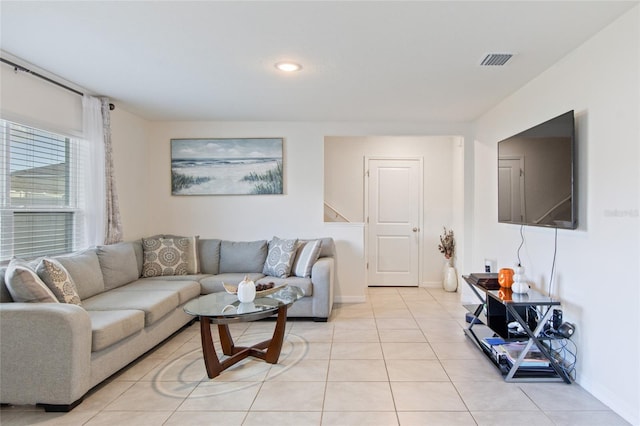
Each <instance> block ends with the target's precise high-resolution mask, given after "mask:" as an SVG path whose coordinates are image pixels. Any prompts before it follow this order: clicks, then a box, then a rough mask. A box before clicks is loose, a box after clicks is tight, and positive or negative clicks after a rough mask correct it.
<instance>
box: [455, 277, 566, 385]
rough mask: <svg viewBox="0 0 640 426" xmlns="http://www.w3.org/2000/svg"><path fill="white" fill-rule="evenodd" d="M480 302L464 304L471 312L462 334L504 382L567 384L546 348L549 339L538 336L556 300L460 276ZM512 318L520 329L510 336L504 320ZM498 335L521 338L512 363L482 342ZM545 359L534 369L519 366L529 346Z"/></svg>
mask: <svg viewBox="0 0 640 426" xmlns="http://www.w3.org/2000/svg"><path fill="white" fill-rule="evenodd" d="M462 278H464V280H465V281H466V283H467V284H468V285H469V287H470V288H471V290H472V291H473V293H474V294H475V295H476V296H477V298H478V300H479V301H480V304H474V305H466V306H465V307H466V308H467V310H469V312H471V313H472V319H471V322H470V323H469V326H468V327H467V328H466V329H465V334H466V335H467V337H469V338H471V340H472V341H473V342H474V343H475V344H476V345H477V346H478V347H479V348H480V349H481V350H482V351H483V352H484V353H485V355H487V357H488V358H489V359H491V360H492V361H493V363H494V364H496V366H497V367H498V368H499V369H500V370H501V371H502V373H503V374H504V375H505V381H507V382H535V381H545V382H549V381H562V382H565V383H571V378H570V377H569V375H568V373H567V372H566V371H565V369H564V368H563V366H562V365H561V364H560V363H561V362H562V360H558V359H556V357H554V356H553V355H552V353H551V351H550V344H549V341H550V340H553V338H550V337H546V336H542V335H541V332H542V330H543V328H544V325H545V324H547V322H548V321H549V319H550V318H551V315H552V313H553V307H557V306H560V302H559V301H558V300H555V299H552V298H551V297H549V296H546V295H544V294H542V293H540V292H538V291H535V290H533V289H529V292H528V293H527V294H517V293H512V292H511V290H507V289H501V290H488V289H486V288H484V287H482V286H481V285H478V284H475V283H474V282H472V281H471V280H469V277H468V276H463V277H462ZM531 309H535V310H536V311H537V312H538V313H539V315H537V318H532V317H531V316H530V315H529V313H530V310H531ZM512 321H516V322H517V323H518V324H519V326H520V328H521V332H520V335H521V336H520V337H514V336H512V333H511V332H510V331H509V329H508V323H509V322H512ZM496 336H499V337H501V338H503V339H504V340H505V341H507V342H509V341H522V342H524V344H525V346H524V349H523V350H522V353H521V355H520V356H519V357H518V359H517V360H515V362H513V364H512V365H508V364H507V363H505V362H501V361H500V359H497V358H496V356H495V354H494V353H493V352H492V350H491V349H490V348H489V347H487V345H486V344H484V343H483V341H482V340H483V339H484V338H492V337H496ZM534 346H535V347H537V348H538V349H539V350H540V352H541V353H542V354H543V355H544V357H546V359H547V360H549V366H548V367H546V368H541V369H535V368H527V367H524V366H522V363H523V361H524V358H525V355H526V354H527V353H528V352H529V350H530V349H531V348H533V347H534Z"/></svg>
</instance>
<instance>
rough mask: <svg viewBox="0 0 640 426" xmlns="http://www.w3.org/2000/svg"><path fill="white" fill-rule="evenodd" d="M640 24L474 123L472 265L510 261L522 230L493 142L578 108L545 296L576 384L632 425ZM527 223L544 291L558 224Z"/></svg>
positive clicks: (526, 258)
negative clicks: (574, 149)
mask: <svg viewBox="0 0 640 426" xmlns="http://www.w3.org/2000/svg"><path fill="white" fill-rule="evenodd" d="M639 23H640V11H639V7H636V8H635V9H633V10H632V11H631V12H629V13H627V14H626V15H624V16H623V17H622V18H620V19H619V20H618V21H616V22H615V23H613V24H612V25H610V26H609V27H607V28H606V29H604V30H603V31H602V32H600V33H599V34H597V35H596V36H595V37H593V38H592V39H591V40H589V41H588V42H586V43H585V44H584V45H583V46H581V47H580V48H578V49H576V50H575V51H573V52H572V53H571V54H569V55H568V56H567V57H566V58H564V59H563V60H562V61H560V62H559V63H558V64H556V65H555V66H553V67H552V68H550V69H549V70H547V71H546V72H545V73H543V74H542V75H540V76H539V77H538V78H536V79H535V80H533V81H531V82H530V83H529V84H527V85H526V86H524V87H523V88H522V89H521V90H519V91H518V92H516V93H515V94H513V95H512V96H510V97H509V98H508V99H506V100H504V101H503V102H501V103H500V104H499V105H497V106H496V107H495V108H494V109H492V110H491V111H489V112H488V113H486V114H485V115H484V116H482V117H481V118H480V119H479V120H478V121H477V123H476V124H477V126H476V143H475V145H474V150H475V183H474V194H475V199H474V205H475V206H474V207H475V214H474V217H473V222H474V227H473V234H474V235H473V238H472V239H473V242H474V244H473V256H472V257H473V259H472V265H473V266H472V269H474V270H481V268H482V263H483V259H484V258H485V257H489V258H495V259H497V261H498V266H499V267H500V266H503V267H504V266H512V265H513V264H514V262H515V261H516V249H517V247H518V245H519V243H520V236H519V229H520V228H519V226H515V225H506V224H498V223H497V199H496V198H497V194H496V191H497V189H496V181H497V173H496V167H495V165H496V163H497V159H496V156H497V148H496V143H497V141H498V140H501V139H503V138H505V137H508V136H510V135H512V134H515V133H518V132H519V131H521V130H524V129H526V128H528V127H531V126H532V125H535V124H538V123H540V122H542V121H545V120H547V119H549V118H552V117H554V116H556V115H558V114H560V113H563V112H566V111H568V110H571V109H574V110H575V111H576V125H577V143H578V157H579V160H578V185H579V187H578V200H579V201H578V202H579V209H578V210H579V213H578V214H579V216H578V222H579V227H578V229H577V230H575V231H568V230H561V231H559V232H558V256H557V266H556V279H555V280H554V283H553V287H552V294H553V295H554V296H557V297H558V298H560V300H561V301H562V304H563V308H564V319H565V320H566V321H570V322H574V323H575V324H576V325H577V332H576V334H575V337H574V339H573V340H574V341H575V342H576V343H577V345H578V365H577V367H578V368H577V380H578V382H579V383H580V384H581V385H582V386H583V387H584V388H585V389H586V390H587V391H589V392H590V393H592V394H593V395H594V396H596V397H597V398H599V399H600V400H601V401H603V402H604V403H606V404H607V405H609V406H610V407H611V408H612V409H614V410H615V411H617V412H618V413H619V414H621V415H622V416H624V417H625V418H626V419H627V420H628V421H630V422H631V423H633V424H639V423H640V412H639V408H638V407H639V405H640V404H639V401H640V393H639V390H638V387H639V383H640V371H639V364H640V362H638V359H640V358H639V356H640V352H639V347H640V335H639V333H638V326H639V321H638V317H639V315H638V312H639V310H638V308H639V302H640V292H639V290H638V289H639V288H640V285H639V283H638V276H640V275H639V274H638V272H640V269H639V268H640V267H639V259H640V250H639V242H640V216H639V213H638V208H639V196H640V174H639V172H638V169H639V167H638V166H639V164H640V161H639V160H640V151H639V146H640V143H639V141H640V129H639V118H640V107H639V103H640V102H639V99H640V96H639V95H640V84H639V79H640V66H639V63H640V56H639V49H640V44H639V36H640V34H639ZM524 233H525V239H526V242H525V245H524V247H523V249H522V252H521V255H522V261H523V264H524V266H525V267H526V274H527V276H528V278H529V279H531V280H532V281H533V283H534V285H535V286H536V287H538V288H540V289H544V290H547V289H548V280H549V276H550V271H551V264H552V256H553V248H554V231H553V230H550V229H544V228H532V227H525V230H524ZM464 297H465V298H467V299H468V300H472V299H471V295H470V294H468V293H465V294H464Z"/></svg>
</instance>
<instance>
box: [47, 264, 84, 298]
mask: <svg viewBox="0 0 640 426" xmlns="http://www.w3.org/2000/svg"><path fill="white" fill-rule="evenodd" d="M36 271H37V272H38V275H39V276H40V278H42V281H43V282H44V283H45V284H46V285H47V287H49V290H51V292H52V293H53V294H54V295H55V296H56V299H58V302H60V303H71V304H72V305H82V303H81V302H80V296H78V289H77V288H76V283H75V282H73V278H71V276H70V275H69V272H67V270H66V269H65V268H64V266H62V264H61V263H60V262H58V261H57V260H56V259H51V258H46V257H45V258H44V259H42V260H41V261H40V263H39V264H38V267H37V269H36Z"/></svg>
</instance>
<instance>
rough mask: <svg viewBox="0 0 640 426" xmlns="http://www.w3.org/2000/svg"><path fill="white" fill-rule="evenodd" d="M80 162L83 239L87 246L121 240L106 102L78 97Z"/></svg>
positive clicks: (91, 97)
mask: <svg viewBox="0 0 640 426" xmlns="http://www.w3.org/2000/svg"><path fill="white" fill-rule="evenodd" d="M82 113H83V123H82V128H83V132H84V138H85V141H86V143H87V157H88V158H87V161H85V162H84V172H83V174H84V203H83V204H84V205H83V210H84V236H85V242H86V245H88V246H95V245H100V244H114V243H117V242H120V241H122V223H121V220H120V207H119V205H118V195H117V193H116V184H115V178H114V173H113V159H112V147H111V116H110V113H109V99H107V98H102V99H99V98H96V97H93V96H87V95H85V96H83V97H82Z"/></svg>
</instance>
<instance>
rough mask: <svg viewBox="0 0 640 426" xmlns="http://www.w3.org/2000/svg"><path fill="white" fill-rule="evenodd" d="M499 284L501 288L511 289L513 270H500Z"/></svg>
mask: <svg viewBox="0 0 640 426" xmlns="http://www.w3.org/2000/svg"><path fill="white" fill-rule="evenodd" d="M498 284H500V287H504V288H511V285H512V284H513V269H511V268H502V269H500V272H498Z"/></svg>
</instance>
